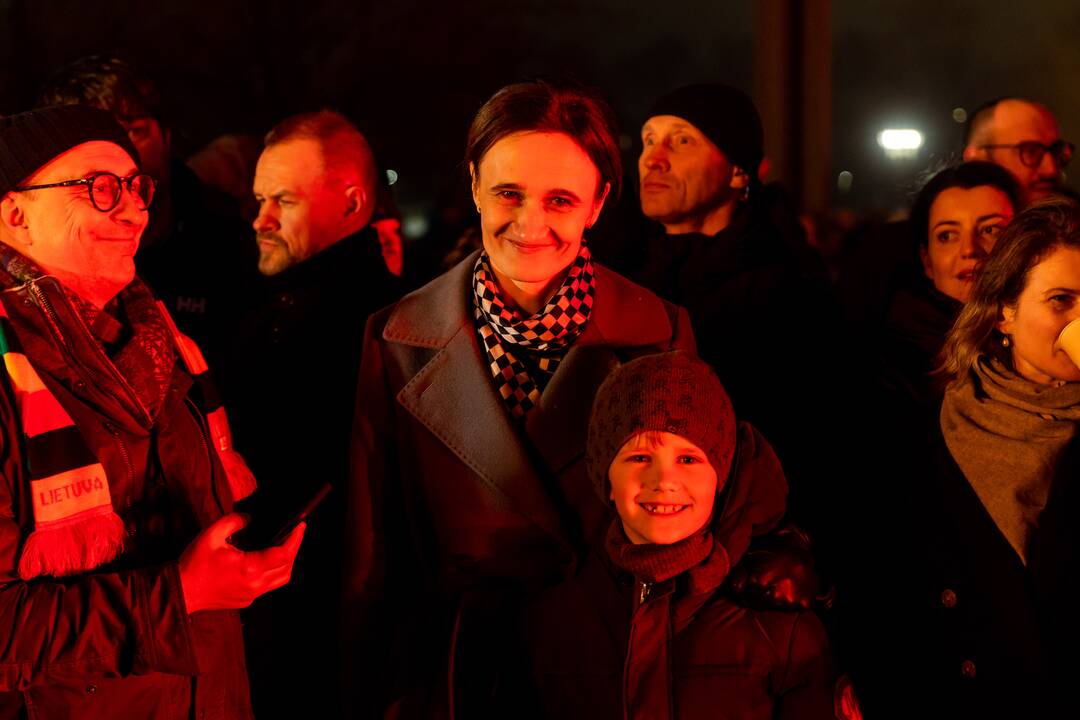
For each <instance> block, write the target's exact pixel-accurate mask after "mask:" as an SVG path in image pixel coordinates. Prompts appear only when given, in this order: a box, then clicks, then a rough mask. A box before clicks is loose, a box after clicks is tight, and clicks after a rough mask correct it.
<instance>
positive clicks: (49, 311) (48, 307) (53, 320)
mask: <svg viewBox="0 0 1080 720" xmlns="http://www.w3.org/2000/svg"><path fill="white" fill-rule="evenodd" d="M27 286H28V287H29V288H30V293H31V294H32V295H33V296H34V298H35V299H36V300H37V301H38V302H39V303H40V304H41V308H42V309H43V310H44V311H45V315H46V317H47V318H48V319H49V323H50V324H51V325H52V327H53V331H54V332H55V333H56V335H57V339H58V340H59V341H60V342H61V343H62V344H63V345H64V347H65V348H67V351H68V354H72V352H71V346H70V344H69V343H68V342H67V340H66V338H65V337H64V334H63V333H62V332H61V331H60V318H59V317H58V316H57V314H56V310H55V309H54V308H53V306H52V301H51V300H49V299H48V298H47V297H46V296H45V293H44V292H42V290H41V288H39V287H38V286H37V283H36V282H35V281H33V280H31V281H30V282H29V283H27ZM72 310H73V312H72V315H74V316H75V321H76V322H78V323H79V324H80V325H81V326H82V328H83V330H85V331H86V334H87V335H89V336H90V339H91V343H90V346H91V347H93V349H94V352H96V353H97V355H98V358H99V359H100V360H102V362H103V363H104V365H105V366H106V367H107V368H108V369H109V372H110V374H112V376H113V379H114V380H116V382H117V384H119V385H120V387H121V388H123V389H124V391H125V392H126V393H127V395H128V397H129V398H130V399H131V400H132V402H133V404H134V405H135V408H136V410H138V411H139V412H140V413H141V417H140V418H139V420H140V421H142V423H143V425H144V426H146V427H150V426H151V425H152V424H153V419H152V418H151V417H150V412H149V411H148V410H147V409H146V406H145V405H143V403H142V400H140V399H139V396H138V395H137V394H136V393H135V390H134V388H132V387H131V384H130V383H129V382H128V381H127V380H126V379H125V378H124V376H123V375H121V374H120V371H119V370H117V369H116V366H115V365H113V362H112V360H110V359H109V356H108V355H106V354H105V351H104V350H103V349H102V347H101V344H100V343H98V341H97V340H96V339H94V334H93V333H92V332H90V327H89V326H88V325H87V324H86V321H85V320H84V319H83V316H82V314H81V313H80V312H79V311H78V310H76V309H75V308H72ZM75 365H76V367H77V366H78V363H75Z"/></svg>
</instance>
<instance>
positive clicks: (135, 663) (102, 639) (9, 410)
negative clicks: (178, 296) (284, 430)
mask: <svg viewBox="0 0 1080 720" xmlns="http://www.w3.org/2000/svg"><path fill="white" fill-rule="evenodd" d="M138 157H139V156H138V153H137V152H136V151H135V148H134V147H133V146H132V144H131V141H130V140H129V139H128V136H127V134H126V133H125V132H124V130H123V128H121V127H120V125H119V124H117V122H116V121H115V120H114V119H113V117H112V116H111V115H110V114H109V113H107V112H104V111H102V110H98V109H95V108H89V107H83V106H66V107H48V108H42V109H40V110H34V111H31V112H26V113H21V114H18V115H12V116H10V117H6V118H3V119H0V355H2V357H3V361H4V362H3V367H2V368H0V668H3V669H2V670H0V706H2V707H4V708H6V709H7V710H8V711H9V712H12V713H14V714H17V715H20V716H22V715H24V714H27V713H29V714H31V715H34V716H39V717H79V718H114V717H131V718H135V717H138V718H163V717H169V718H174V717H185V718H195V717H207V716H212V717H220V718H247V717H250V716H251V705H250V700H249V697H248V687H247V675H246V672H245V669H244V652H243V642H242V639H241V630H240V623H239V618H238V615H237V614H236V609H238V608H241V607H246V606H247V605H248V604H250V603H251V601H252V600H254V599H255V598H256V597H258V596H259V595H261V594H263V593H264V592H267V591H269V590H271V589H273V588H275V587H278V586H280V585H282V584H284V583H286V582H288V579H289V576H290V573H291V572H292V564H293V560H294V558H295V556H296V552H297V550H298V549H299V545H300V541H301V538H302V535H303V528H302V527H297V529H296V531H294V532H293V533H292V534H291V535H290V536H289V537H288V539H287V540H286V541H285V542H284V544H283V545H281V546H277V547H272V548H269V549H266V550H262V551H258V552H241V551H240V550H238V549H236V548H235V547H233V546H232V545H231V544H230V543H229V542H228V538H229V537H230V536H231V535H232V534H233V533H234V532H236V531H237V530H239V529H240V528H241V527H243V525H244V524H245V520H244V519H243V518H242V517H241V516H240V515H236V514H233V513H231V512H230V511H231V509H232V505H233V502H234V501H235V500H238V499H240V498H241V497H243V496H244V495H245V494H246V493H250V492H251V490H252V489H253V478H251V476H250V473H249V472H248V471H247V470H246V466H245V465H244V463H243V460H242V459H240V457H239V456H238V455H237V454H236V453H235V451H233V450H232V449H231V447H230V440H229V438H230V434H229V432H228V426H227V422H226V420H225V416H224V410H223V408H221V407H220V403H217V402H216V401H215V400H214V398H213V395H212V393H211V392H210V389H211V388H210V386H209V385H208V379H207V369H206V366H205V363H204V362H203V360H202V356H201V354H200V353H199V350H198V348H197V347H196V346H195V345H194V343H192V342H191V341H190V340H189V339H187V338H186V337H184V336H182V335H180V333H179V332H178V331H176V328H175V325H173V324H172V321H171V319H170V318H169V316H168V313H167V312H166V311H165V309H164V306H163V305H162V304H161V303H159V302H157V301H156V299H155V298H154V295H153V294H152V293H151V291H150V290H149V288H147V286H146V285H144V284H143V283H142V281H141V280H139V279H138V278H137V277H135V264H134V255H135V251H136V250H137V249H138V247H139V241H140V239H141V237H142V233H143V231H144V230H145V229H146V224H147V220H148V209H149V207H150V204H151V202H152V201H153V199H154V189H155V185H154V180H153V178H151V177H150V176H149V175H147V174H145V173H143V172H142V171H141V170H140V167H139V164H138ZM5 714H6V713H5Z"/></svg>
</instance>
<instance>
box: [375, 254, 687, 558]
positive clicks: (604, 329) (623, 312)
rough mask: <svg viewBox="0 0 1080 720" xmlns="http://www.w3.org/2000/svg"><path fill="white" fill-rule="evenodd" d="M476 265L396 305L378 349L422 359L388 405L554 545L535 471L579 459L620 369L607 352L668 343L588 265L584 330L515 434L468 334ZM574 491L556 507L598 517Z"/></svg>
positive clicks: (663, 329)
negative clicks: (592, 289)
mask: <svg viewBox="0 0 1080 720" xmlns="http://www.w3.org/2000/svg"><path fill="white" fill-rule="evenodd" d="M478 256H479V251H477V252H475V253H473V254H472V255H470V256H469V257H468V258H466V259H465V260H463V261H462V262H461V263H459V264H458V265H457V266H456V267H454V268H453V269H452V270H450V271H449V272H447V273H445V274H444V275H442V276H440V277H439V278H436V279H435V280H434V281H432V282H431V283H429V284H428V285H426V286H425V287H423V288H421V289H419V290H417V291H415V292H413V293H411V294H409V295H407V296H405V297H404V298H403V299H402V300H400V301H399V302H398V304H397V305H396V307H395V308H394V310H393V311H392V313H391V315H390V317H389V318H388V320H387V323H386V326H385V327H384V329H383V339H384V340H385V341H387V342H390V343H398V344H401V345H406V346H411V347H415V348H424V349H427V350H430V351H432V352H431V354H430V357H428V358H427V362H426V364H424V366H423V367H422V368H421V369H420V370H419V372H417V373H416V375H415V376H414V377H413V378H412V379H411V380H410V381H408V383H407V384H406V385H405V387H404V388H402V390H401V392H400V393H398V396H397V400H398V402H399V403H400V404H401V405H402V407H404V408H405V409H406V410H407V411H408V412H410V413H411V414H412V415H413V416H414V417H416V419H417V420H418V421H420V422H421V423H422V424H423V425H424V426H425V427H427V428H428V429H429V430H430V431H431V432H432V433H434V434H435V436H436V437H438V438H439V439H440V441H442V442H443V443H444V444H445V445H446V446H447V447H448V448H449V449H450V450H451V451H453V452H454V453H455V454H456V455H457V456H458V457H459V458H460V459H461V460H462V462H464V463H465V464H466V465H467V466H469V467H470V468H471V469H472V470H473V471H474V472H476V473H477V474H478V475H479V476H480V477H481V478H482V479H483V481H484V482H485V483H487V484H488V485H489V486H490V487H492V488H493V489H495V490H496V491H497V493H499V494H502V495H504V496H506V497H507V498H509V499H510V501H511V502H512V503H513V505H514V506H515V508H516V509H517V510H518V511H520V512H522V513H523V514H525V515H526V516H528V517H530V518H531V519H532V520H533V521H534V522H536V523H537V524H538V525H539V526H540V527H542V528H544V529H545V530H547V531H548V532H550V533H551V534H553V535H555V536H556V537H560V538H564V537H565V533H564V531H563V529H562V528H563V523H562V522H561V521H560V515H561V513H560V510H559V508H558V507H557V506H556V505H555V503H554V502H553V500H552V497H551V494H550V493H549V492H548V491H547V490H545V487H546V486H547V484H548V483H546V482H543V481H541V479H540V477H539V476H538V475H537V469H536V468H537V466H538V465H541V464H542V465H543V466H546V469H547V470H548V471H550V473H552V474H559V473H561V472H562V471H563V470H565V469H566V468H567V467H568V466H569V465H571V464H572V463H573V462H575V461H576V460H578V459H579V458H580V457H582V456H583V454H584V452H585V438H586V435H587V428H588V421H589V413H590V410H591V407H592V398H593V395H594V394H595V391H596V389H597V388H598V387H599V385H600V383H601V382H602V381H603V379H604V378H605V377H606V376H607V373H608V372H609V371H610V370H611V368H612V367H614V366H615V365H616V364H617V363H618V362H619V360H620V358H619V357H618V355H617V354H616V351H615V350H614V348H619V347H635V346H650V345H663V344H665V343H667V342H668V341H669V339H670V338H671V336H672V332H673V330H672V327H671V321H670V319H669V318H668V315H667V313H666V312H665V309H664V306H663V304H662V303H661V302H659V301H658V300H657V298H656V297H655V296H654V295H652V294H651V293H650V292H649V291H647V290H645V289H644V288H641V287H638V286H636V285H633V284H632V283H630V282H628V281H626V280H624V279H623V278H621V277H620V276H618V275H616V274H614V273H612V272H610V271H608V270H607V269H606V268H603V267H602V266H599V265H597V266H596V267H595V282H596V305H595V307H594V308H593V312H592V315H591V317H590V319H589V324H588V325H587V326H586V327H585V330H584V331H583V332H582V334H581V336H580V337H579V338H578V340H577V341H576V342H575V343H574V344H573V345H572V346H571V347H570V348H569V350H568V351H567V353H566V355H565V357H564V358H563V361H562V363H561V364H560V365H559V369H558V370H557V371H556V372H555V375H554V376H553V377H552V378H551V380H550V382H549V383H548V386H547V388H546V389H545V390H544V392H543V394H542V395H541V397H540V403H539V404H538V405H537V406H536V407H535V408H533V409H532V410H530V411H529V413H528V415H527V416H526V422H525V426H524V432H523V433H522V432H521V431H519V430H518V429H517V428H516V427H515V425H514V422H513V420H512V419H511V418H510V415H509V413H507V411H506V409H505V408H504V406H503V402H502V400H501V399H500V398H499V397H498V396H497V395H496V393H495V390H494V386H493V384H492V378H491V374H490V372H489V370H488V367H487V362H486V360H485V359H484V357H483V355H482V352H481V349H480V346H479V343H478V341H477V339H476V332H475V331H474V324H473V316H472V307H473V306H472V301H471V298H470V293H471V292H472V273H473V267H474V265H475V263H476V258H477V257H478ZM537 455H538V456H539V459H540V460H541V461H542V463H538V462H536V456H537ZM582 485H583V487H582V488H577V487H565V488H563V491H564V495H565V496H566V500H567V501H568V502H569V503H570V504H571V505H572V506H573V507H575V508H576V509H577V511H578V512H579V513H580V512H581V509H582V508H583V507H592V506H594V505H595V506H599V507H600V508H601V509H602V506H600V504H599V503H598V502H597V500H596V498H595V497H594V495H595V493H594V491H593V489H592V487H591V485H590V484H589V483H582ZM585 520H586V523H587V524H588V520H589V519H588V518H586V519H585Z"/></svg>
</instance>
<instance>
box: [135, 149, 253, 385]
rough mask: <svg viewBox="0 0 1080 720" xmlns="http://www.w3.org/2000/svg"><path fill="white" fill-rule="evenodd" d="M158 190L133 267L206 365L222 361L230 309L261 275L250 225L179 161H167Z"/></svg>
mask: <svg viewBox="0 0 1080 720" xmlns="http://www.w3.org/2000/svg"><path fill="white" fill-rule="evenodd" d="M158 190H159V192H158V193H157V195H155V197H154V204H153V205H152V206H151V208H150V224H149V225H148V226H147V229H146V232H144V233H143V238H142V242H141V243H140V245H139V251H138V253H136V254H135V268H136V271H137V272H138V275H139V277H140V278H143V279H144V280H145V281H146V283H147V284H148V285H150V287H152V288H153V289H154V293H155V294H156V295H157V296H158V297H159V298H161V301H162V302H164V303H165V306H166V307H167V308H168V310H169V314H170V315H172V316H173V319H175V320H176V324H177V325H178V326H179V328H180V330H181V331H182V332H184V333H185V334H187V335H189V336H191V338H192V339H194V340H195V341H196V342H197V343H198V344H199V346H200V347H201V348H202V350H203V352H205V353H206V355H207V357H208V358H209V359H210V365H211V367H220V365H219V360H220V357H221V355H220V351H221V350H223V343H225V342H226V341H227V340H228V338H230V337H231V333H232V332H233V331H234V330H235V329H236V326H235V325H234V324H232V322H231V321H233V320H234V317H233V315H232V313H233V311H234V310H235V308H236V306H237V303H238V302H240V301H242V300H243V299H244V298H245V296H246V295H247V293H248V292H249V288H250V286H251V284H252V283H253V282H254V280H255V279H256V277H257V276H258V272H257V270H256V259H257V257H258V252H257V246H256V245H255V241H254V237H253V233H252V230H251V227H250V226H249V225H247V224H246V223H245V222H243V220H241V218H240V215H239V209H237V208H233V207H230V205H231V203H230V202H229V201H230V200H231V199H229V198H223V197H222V196H223V195H224V194H223V193H220V192H219V191H217V190H215V189H213V188H210V187H207V186H206V185H204V184H203V183H202V182H201V181H200V180H199V178H198V176H196V175H195V173H194V172H192V171H191V168H189V167H188V166H187V165H185V164H184V163H182V162H180V161H178V160H174V161H173V162H172V164H171V165H170V171H169V183H168V185H162V186H161V187H159V188H158ZM230 210H231V212H230Z"/></svg>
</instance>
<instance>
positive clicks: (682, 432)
mask: <svg viewBox="0 0 1080 720" xmlns="http://www.w3.org/2000/svg"><path fill="white" fill-rule="evenodd" d="M650 431H653V432H669V433H672V434H674V435H679V436H681V437H684V438H686V439H687V440H689V441H690V442H692V443H694V444H695V445H697V446H698V447H699V448H701V449H702V450H703V451H704V452H705V454H706V456H707V457H708V459H709V463H710V464H711V465H712V466H713V469H714V470H716V475H717V477H719V478H724V477H727V474H728V471H729V470H730V469H731V461H732V458H733V457H734V456H735V441H736V431H735V411H734V409H733V408H732V405H731V399H730V398H729V397H728V395H727V392H725V391H724V388H723V386H722V385H721V384H720V380H719V378H717V377H716V373H714V372H713V370H712V368H711V367H709V366H708V365H707V364H706V363H704V362H702V361H701V360H699V359H697V358H696V357H694V356H693V355H690V354H689V353H686V352H683V351H681V350H675V351H673V352H667V353H660V354H656V355H646V356H644V357H640V358H637V359H636V360H632V361H630V362H628V363H626V364H625V365H620V366H619V367H617V368H615V369H614V370H613V371H612V372H611V374H610V375H608V377H607V379H606V380H604V382H603V384H602V385H601V386H600V389H599V390H598V391H597V393H596V399H595V400H594V401H593V408H592V415H591V417H590V418H589V437H588V445H587V449H586V461H587V466H588V470H589V478H590V480H592V482H593V485H594V486H595V488H596V491H597V492H598V493H599V494H600V497H601V499H602V500H604V502H607V500H608V497H609V495H610V491H609V487H610V486H609V484H608V469H609V468H610V467H611V463H612V461H613V460H614V459H615V456H616V455H617V454H618V452H619V449H620V448H621V447H622V446H623V445H624V444H625V443H626V441H627V440H629V439H630V438H631V437H633V436H634V435H636V434H638V433H640V432H650Z"/></svg>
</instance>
